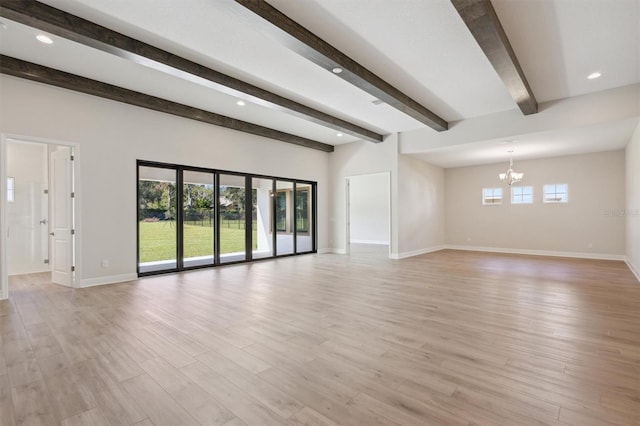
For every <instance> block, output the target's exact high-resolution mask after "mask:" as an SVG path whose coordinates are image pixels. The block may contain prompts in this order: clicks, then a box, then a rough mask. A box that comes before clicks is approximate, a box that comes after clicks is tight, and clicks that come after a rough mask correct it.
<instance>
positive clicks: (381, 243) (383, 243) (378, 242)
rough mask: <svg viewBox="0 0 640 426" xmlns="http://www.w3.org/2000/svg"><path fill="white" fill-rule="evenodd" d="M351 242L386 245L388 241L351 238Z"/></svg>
mask: <svg viewBox="0 0 640 426" xmlns="http://www.w3.org/2000/svg"><path fill="white" fill-rule="evenodd" d="M351 243H352V244H377V245H381V246H388V245H389V241H381V240H351Z"/></svg>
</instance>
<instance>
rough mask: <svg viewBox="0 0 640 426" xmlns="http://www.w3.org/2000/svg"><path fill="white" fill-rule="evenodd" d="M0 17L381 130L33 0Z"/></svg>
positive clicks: (317, 117)
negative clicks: (315, 107) (335, 114)
mask: <svg viewBox="0 0 640 426" xmlns="http://www.w3.org/2000/svg"><path fill="white" fill-rule="evenodd" d="M0 16H3V17H5V18H7V19H11V20H12V21H16V22H19V23H21V24H24V25H28V26H31V27H34V28H38V29H41V30H43V31H47V32H49V33H51V34H55V35H57V36H60V37H63V38H66V39H69V40H73V41H75V42H78V43H80V44H84V45H86V46H90V47H93V48H95V49H98V50H101V51H103V52H107V53H109V54H113V55H116V56H118V57H120V58H123V59H126V60H129V61H132V62H136V63H138V64H141V65H144V66H147V67H149V68H153V69H156V70H159V71H162V72H164V73H167V74H170V75H173V76H176V77H179V78H182V79H185V80H188V81H192V82H195V83H198V84H200V85H203V86H206V87H209V88H212V89H215V90H217V91H220V92H222V93H226V94H229V95H232V96H237V97H240V98H242V99H246V100H248V101H250V102H253V103H256V104H258V105H261V106H264V107H267V108H270V109H274V110H278V111H282V112H286V113H288V114H291V115H294V116H296V117H300V118H303V119H304V120H307V121H310V122H313V123H316V124H320V125H322V126H324V127H329V128H331V129H335V130H338V131H340V132H342V133H345V134H348V135H351V136H355V137H357V138H360V139H364V140H368V141H371V142H382V141H383V139H384V136H383V135H381V134H378V133H376V132H373V131H371V130H368V129H365V128H363V127H361V126H358V125H356V124H354V123H351V122H348V121H345V120H342V119H340V118H338V117H334V116H332V115H330V114H326V113H324V112H322V111H318V110H316V109H313V108H310V107H308V106H306V105H302V104H300V103H298V102H295V101H292V100H291V99H288V98H285V97H282V96H280V95H277V94H275V93H272V92H269V91H267V90H264V89H261V88H259V87H257V86H254V85H251V84H249V83H246V82H244V81H241V80H238V79H236V78H233V77H231V76H228V75H225V74H222V73H220V72H217V71H215V70H213V69H210V68H207V67H205V66H203V65H200V64H198V63H195V62H193V61H190V60H188V59H185V58H182V57H180V56H177V55H174V54H172V53H169V52H167V51H164V50H162V49H159V48H157V47H154V46H151V45H149V44H147V43H144V42H141V41H139V40H136V39H134V38H131V37H128V36H126V35H124V34H121V33H118V32H115V31H113V30H110V29H109V28H105V27H103V26H100V25H98V24H95V23H93V22H90V21H87V20H86V19H83V18H80V17H78V16H75V15H72V14H70V13H67V12H64V11H62V10H59V9H56V8H53V7H51V6H48V5H46V4H43V3H40V2H37V1H33V0H26V1H16V0H2V1H0Z"/></svg>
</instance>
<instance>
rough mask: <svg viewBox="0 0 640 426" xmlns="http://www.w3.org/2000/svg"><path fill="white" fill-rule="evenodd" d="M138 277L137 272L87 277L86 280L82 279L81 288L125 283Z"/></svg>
mask: <svg viewBox="0 0 640 426" xmlns="http://www.w3.org/2000/svg"><path fill="white" fill-rule="evenodd" d="M137 279H138V275H136V274H122V275H109V276H107V277H98V278H86V279H84V280H80V288H86V287H94V286H97V285H104V284H115V283H123V282H127V281H134V280H137Z"/></svg>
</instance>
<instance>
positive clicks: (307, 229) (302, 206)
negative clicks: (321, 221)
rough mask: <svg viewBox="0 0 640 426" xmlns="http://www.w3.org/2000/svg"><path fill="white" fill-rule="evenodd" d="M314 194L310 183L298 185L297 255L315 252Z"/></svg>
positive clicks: (296, 202)
mask: <svg viewBox="0 0 640 426" xmlns="http://www.w3.org/2000/svg"><path fill="white" fill-rule="evenodd" d="M312 212H313V193H312V187H311V185H310V184H308V183H296V200H295V216H296V217H295V222H296V253H305V252H310V251H313V223H312V217H313V214H312Z"/></svg>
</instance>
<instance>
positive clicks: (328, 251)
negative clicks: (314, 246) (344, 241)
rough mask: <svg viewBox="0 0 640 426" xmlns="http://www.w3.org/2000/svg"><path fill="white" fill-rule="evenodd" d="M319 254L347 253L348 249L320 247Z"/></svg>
mask: <svg viewBox="0 0 640 426" xmlns="http://www.w3.org/2000/svg"><path fill="white" fill-rule="evenodd" d="M318 254H347V251H346V250H345V249H339V248H323V249H318Z"/></svg>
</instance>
